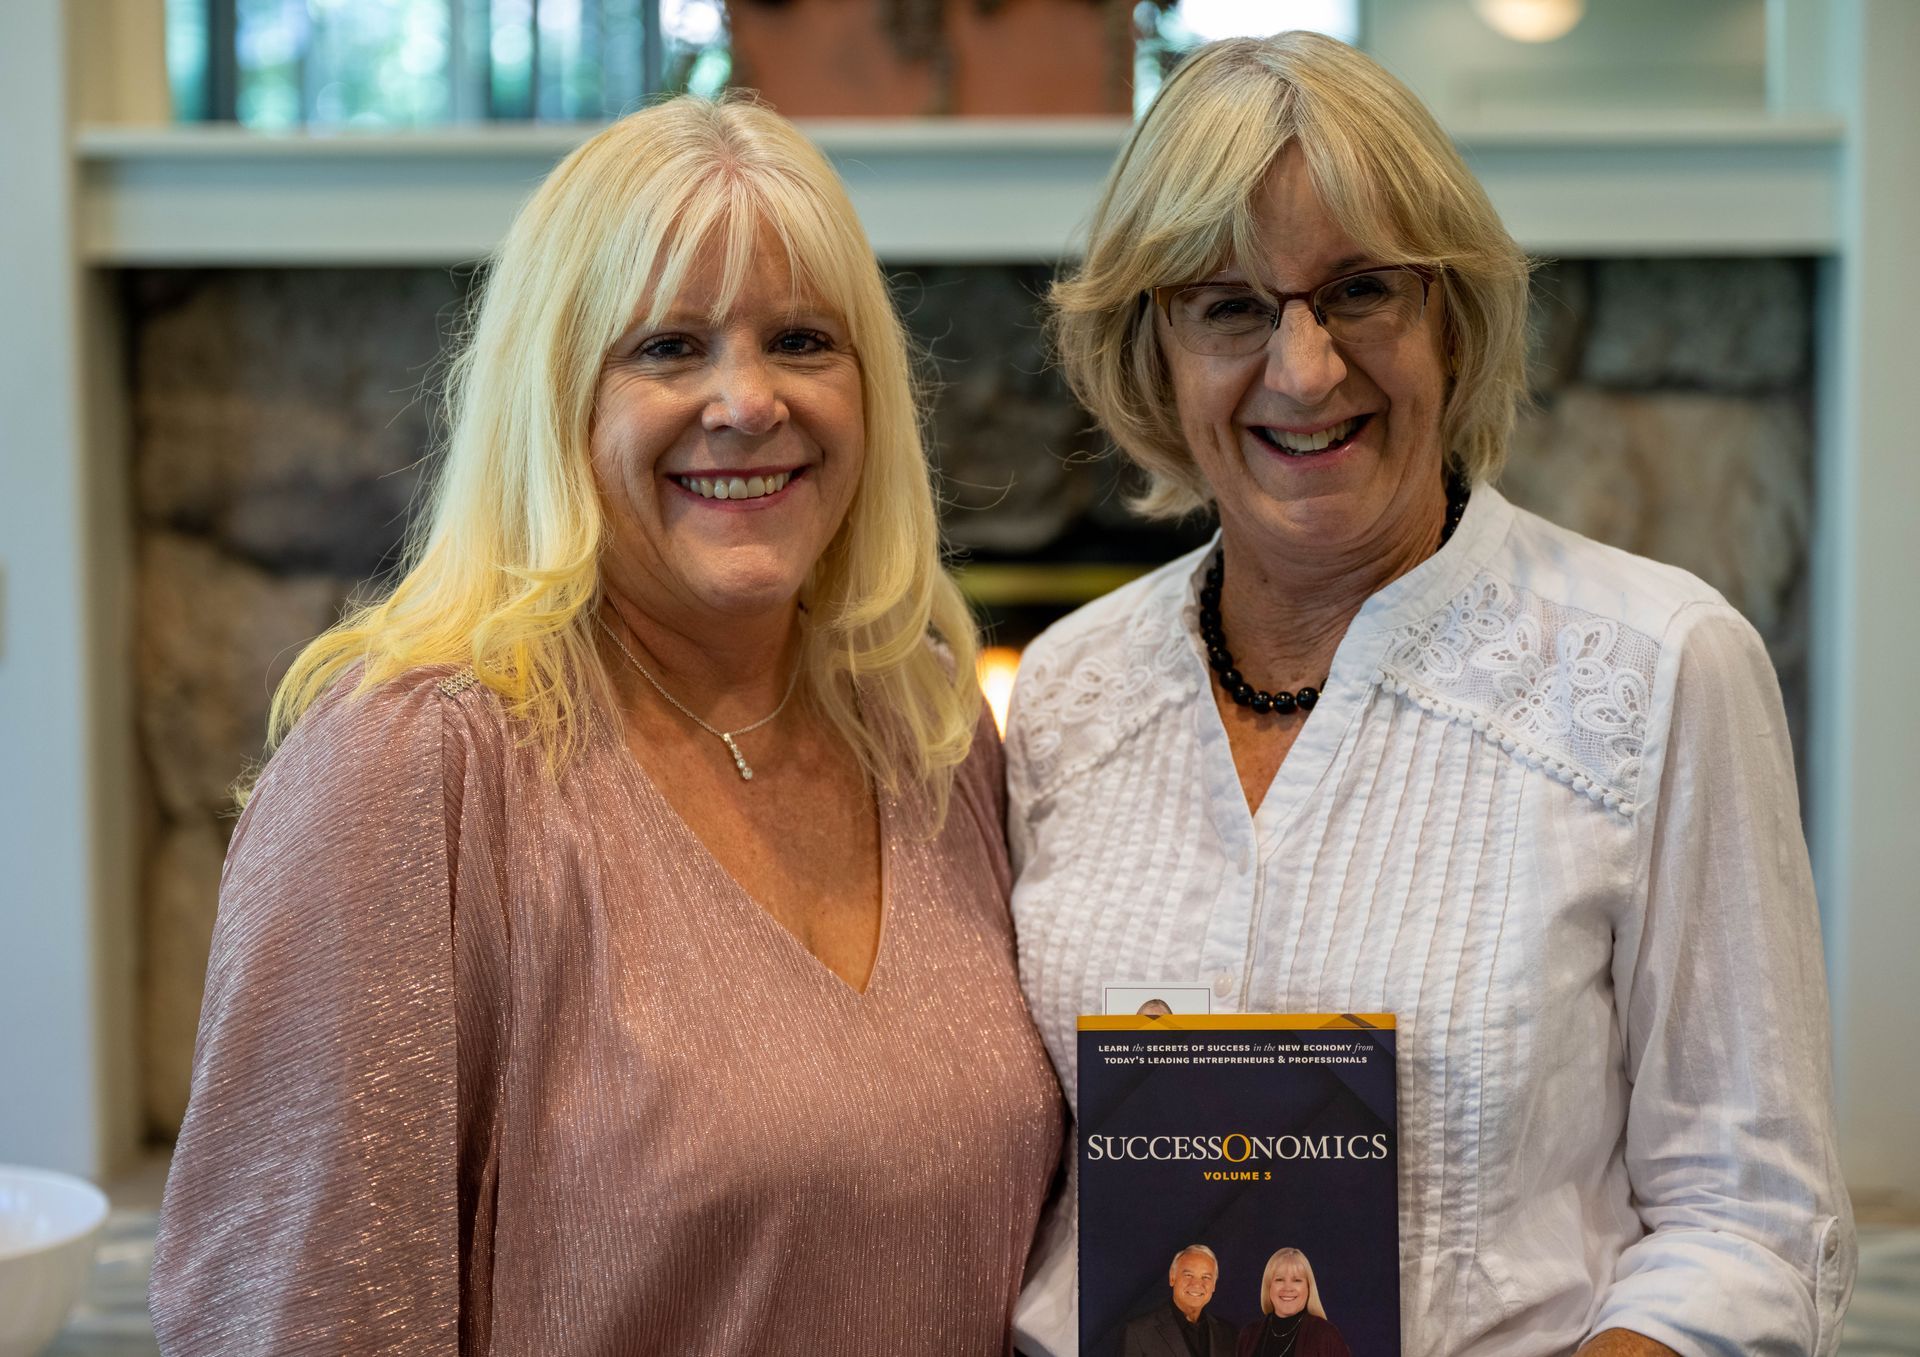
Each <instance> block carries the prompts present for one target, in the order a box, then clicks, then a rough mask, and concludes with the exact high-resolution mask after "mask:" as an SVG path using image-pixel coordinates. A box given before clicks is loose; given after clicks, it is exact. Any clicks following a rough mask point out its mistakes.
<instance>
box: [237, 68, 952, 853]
mask: <svg viewBox="0 0 1920 1357" xmlns="http://www.w3.org/2000/svg"><path fill="white" fill-rule="evenodd" d="M763 224H764V226H766V227H769V228H771V230H772V232H773V233H774V234H775V235H776V236H777V237H778V239H779V242H780V246H781V248H783V249H784V251H785V253H786V257H787V261H788V263H789V265H790V267H791V271H792V276H793V278H794V280H795V291H796V293H801V292H804V293H806V294H808V295H810V296H812V297H814V298H817V299H819V300H820V301H822V302H824V303H826V304H827V305H830V306H832V307H834V308H835V309H836V310H838V311H839V312H840V313H841V315H842V316H844V318H845V320H846V324H847V330H848V336H849V340H850V342H851V344H852V346H853V350H854V352H855V354H856V355H857V356H858V359H859V366H860V383H861V394H862V407H863V413H864V416H865V429H866V455H865V462H864V466H863V469H862V472H861V476H860V481H859V485H858V486H857V488H856V489H855V491H854V496H853V501H852V504H851V505H850V507H849V508H848V511H847V516H846V520H845V521H844V522H843V523H842V524H841V526H840V529H839V532H838V533H837V534H836V535H835V537H834V538H833V539H832V541H831V542H830V543H829V544H828V546H827V549H826V551H825V552H824V553H823V555H822V556H821V558H820V560H819V561H818V562H817V563H816V564H815V565H814V567H813V568H812V570H811V572H810V574H809V576H808V578H807V580H806V582H805V584H804V585H803V588H802V593H801V602H802V604H803V605H804V606H805V608H806V610H807V624H806V626H805V629H804V632H805V642H804V650H803V656H802V672H803V683H802V687H803V689H804V690H805V693H806V696H807V698H808V700H810V701H811V702H812V703H813V704H815V706H816V708H817V709H818V710H819V711H821V712H822V713H823V714H824V716H825V717H826V718H827V719H828V720H829V721H830V722H831V724H832V725H833V726H834V727H835V728H836V729H837V730H838V731H839V732H840V734H841V735H842V736H843V737H844V738H845V740H846V741H847V743H848V745H849V746H850V747H851V748H852V749H853V750H854V751H855V752H856V754H857V755H858V756H859V758H860V760H861V762H862V764H863V765H864V766H865V768H866V770H867V772H868V774H869V775H870V776H871V777H872V778H873V779H874V780H875V782H876V783H877V784H878V786H879V787H881V788H883V789H885V790H886V791H887V792H889V793H897V792H898V791H900V790H901V788H902V785H903V784H907V783H912V784H915V785H917V786H921V787H924V788H926V789H927V790H928V791H930V792H931V793H932V800H933V806H934V810H935V823H936V824H937V823H938V821H939V818H940V817H941V816H943V815H944V812H945V808H946V800H947V793H948V791H949V790H950V787H951V781H952V776H951V775H952V772H953V770H954V768H955V767H957V766H958V765H959V764H960V763H961V762H962V761H963V760H964V759H965V758H966V756H967V751H968V749H969V748H970V746H971V742H972V736H973V730H974V724H975V720H976V718H977V715H978V712H979V694H978V688H977V685H976V681H975V678H974V652H975V640H974V631H973V623H972V618H971V615H970V614H969V613H968V611H967V607H966V603H965V602H964V600H963V599H962V598H961V596H960V593H959V590H958V589H957V588H956V587H955V585H954V584H953V582H952V580H951V579H949V578H948V576H947V575H946V573H945V572H944V571H943V570H942V569H941V566H940V560H939V532H938V525H937V521H936V517H935V512H934V501H933V491H932V486H931V484H930V481H929V474H928V469H927V464H926V458H925V454H924V452H923V450H922V447H921V441H920V431H919V426H918V423H917V417H916V406H915V402H914V393H913V390H912V380H911V375H912V374H911V365H910V360H909V357H908V348H907V342H906V336H905V332H904V330H903V329H902V328H901V325H900V321H899V318H898V316H897V315H896V314H895V312H894V309H893V306H892V303H891V300H890V299H889V296H888V293H887V287H886V282H885V279H884V277H883V276H882V274H881V271H880V266H879V264H878V262H877V261H876V260H875V258H874V254H873V249H872V247H871V246H870V245H869V244H868V243H867V239H866V235H865V233H864V232H863V231H862V230H861V228H860V223H859V221H858V219H857V218H856V217H855V216H854V211H853V206H852V204H851V203H850V202H849V201H848V199H847V194H846V190H845V188H844V187H843V186H842V184H841V182H840V179H839V177H838V175H836V174H835V173H834V171H833V168H832V166H831V165H829V164H828V162H827V160H826V158H825V157H824V156H823V155H822V154H821V153H820V152H819V151H818V150H817V149H816V148H815V147H814V146H812V145H811V144H810V143H809V142H808V141H807V140H806V139H805V138H804V137H802V136H801V135H800V134H799V132H797V131H796V130H795V129H794V127H793V126H792V124H790V123H788V122H787V121H786V120H785V119H783V118H781V117H779V116H778V115H777V114H775V113H773V112H772V111H770V110H768V109H766V108H764V107H761V106H759V105H757V104H754V103H752V102H748V101H745V100H740V99H723V100H721V101H719V102H717V103H715V102H708V101H706V100H701V99H694V98H678V99H673V100H670V101H668V102H665V103H661V104H657V105H655V106H653V107H651V108H647V109H644V110H642V111H640V112H638V113H635V114H632V115H631V116H629V117H627V118H624V119H622V120H621V121H619V122H616V123H614V124H613V125H612V126H610V127H608V128H606V129H605V130H604V131H602V132H601V133H599V134H598V135H597V136H595V137H593V138H592V139H591V140H589V141H588V142H587V143H586V144H585V145H583V146H581V147H580V148H579V149H578V150H576V151H574V152H573V154H571V155H569V156H568V157H567V158H566V159H565V160H564V161H562V162H561V164H560V165H559V167H558V168H557V169H555V170H554V172H553V173H552V174H551V175H549V176H548V178H547V180H546V182H545V183H544V184H542V185H541V186H540V188H539V190H538V191H537V192H536V193H535V194H534V195H533V197H532V199H531V200H529V201H528V203H527V204H526V206H525V207H524V208H522V209H521V211H520V214H519V216H518V217H517V218H516V219H515V221H514V223H513V225H512V227H511V228H510V229H509V231H508V232H507V236H506V239H505V240H504V242H502V244H501V245H500V247H499V249H498V251H497V252H496V253H495V255H494V256H493V259H492V261H491V267H490V269H489V270H488V273H487V276H486V281H485V285H484V288H483V290H482V293H481V295H480V299H479V301H478V303H477V305H476V308H475V311H474V314H473V317H472V320H471V324H470V326H469V332H468V334H467V336H466V337H465V340H464V343H463V345H462V347H461V350H460V352H459V353H458V356H457V357H456V358H455V359H454V361H453V364H452V367H451V369H450V371H449V374H448V381H447V390H446V405H447V429H448V435H447V440H446V446H445V448H444V455H443V458H442V460H441V464H440V466H439V468H438V470H437V475H436V478H435V481H434V483H433V487H432V490H431V495H430V500H429V502H428V504H427V506H426V511H425V513H424V514H423V515H421V516H420V517H419V518H418V519H417V520H416V522H415V523H414V525H413V529H412V532H411V535H410V537H409V542H408V548H407V553H406V556H405V558H404V564H403V566H402V568H401V571H400V573H399V576H398V583H397V584H395V585H394V586H393V588H392V590H391V592H390V593H388V594H387V595H386V596H385V597H384V598H381V599H379V600H377V601H374V602H371V603H369V604H366V605H365V606H361V607H358V608H356V609H354V610H353V611H351V612H350V614H349V615H348V616H347V617H346V618H345V619H344V620H343V621H342V622H341V623H340V624H339V625H337V626H336V627H334V628H333V629H332V630H331V631H328V632H327V633H325V634H324V635H322V636H321V637H320V638H319V639H318V640H316V641H314V642H313V643H312V644H310V645H309V646H308V647H307V648H306V650H305V651H304V652H303V653H302V654H301V655H300V657H299V659H298V660H296V661H295V663H294V665H293V668H292V669H291V670H290V671H289V672H288V674H287V676H286V678H285V680H284V681H283V682H282V683H281V685H280V688H279V691H278V692H277V693H276V694H275V696H274V703H273V709H272V716H271V722H270V730H269V746H270V747H271V746H272V745H275V744H277V743H278V742H279V741H280V740H281V739H282V738H284V736H285V735H286V733H287V732H288V731H289V730H290V729H291V728H292V726H293V725H294V723H295V722H297V721H298V720H299V718H300V716H301V714H302V713H303V712H304V711H306V710H307V708H308V707H310V706H311V705H312V704H313V703H314V701H315V700H317V699H318V698H319V697H320V696H321V695H322V694H324V693H325V692H326V691H327V690H328V689H329V688H331V687H332V686H333V685H334V684H335V683H336V682H338V681H339V680H340V679H341V678H342V677H343V676H344V675H346V674H347V673H348V672H349V671H350V670H353V669H355V668H356V667H358V669H359V675H358V679H357V683H356V686H355V690H354V691H355V692H364V691H366V690H368V689H370V688H372V687H374V686H375V685H377V684H380V683H383V682H386V681H387V680H389V679H392V678H393V677H395V676H396V675H399V674H402V673H405V672H407V671H409V670H413V669H417V668H420V667H421V666H426V665H470V666H472V668H473V669H474V671H475V673H476V674H477V676H478V677H479V679H480V681H481V682H482V683H484V684H486V686H487V687H489V688H491V689H492V690H493V691H494V692H496V693H498V694H499V695H500V697H501V698H502V699H503V700H504V701H505V703H506V704H507V707H508V710H509V711H510V712H511V713H512V714H513V716H514V717H516V718H517V719H518V721H519V723H520V724H521V726H522V728H523V730H524V732H525V734H526V737H527V738H528V739H529V741H530V742H533V743H537V744H538V745H540V746H542V747H543V748H544V750H545V752H546V753H547V755H548V762H549V767H550V768H551V769H552V770H553V771H554V772H555V773H556V775H557V774H558V773H559V772H560V770H561V768H562V766H563V765H564V763H565V761H566V760H567V758H568V757H569V755H570V754H572V753H574V752H576V751H577V750H578V749H579V748H580V746H581V744H582V742H583V740H584V739H585V737H586V734H587V723H588V722H589V721H590V720H591V715H590V713H591V705H590V703H589V701H588V697H589V695H590V694H591V695H594V696H597V697H599V698H600V699H601V700H602V701H604V702H606V703H607V704H608V706H607V710H609V711H611V710H614V709H615V708H614V707H613V706H612V705H611V703H612V686H611V682H610V680H609V677H608V675H607V673H606V671H605V669H604V668H603V667H602V664H601V662H600V659H599V650H598V648H597V645H596V635H595V633H596V631H597V624H596V621H595V619H596V616H597V609H598V606H599V603H600V597H601V595H600V588H601V586H600V569H599V565H600V553H601V549H602V547H603V545H605V543H606V541H607V539H608V532H607V524H606V521H605V512H606V511H605V508H604V506H603V504H602V502H601V499H600V497H599V495H598V493H597V492H596V490H595V484H594V478H593V474H592V470H591V468H590V465H589V456H588V435H589V430H590V427H591V424H592V420H593V410H594V399H595V393H596V390H597V387H598V382H599V376H600V371H601V365H602V362H603V360H604V358H605V356H606V354H607V352H608V350H609V348H610V347H611V346H612V345H613V344H614V342H615V341H616V340H617V339H618V337H619V336H620V335H621V334H622V333H623V332H624V331H625V330H626V329H627V328H628V327H629V326H630V325H632V324H633V323H634V322H635V319H636V317H637V316H639V317H641V318H642V319H643V323H658V322H659V321H660V320H661V319H662V318H663V317H664V316H665V315H666V313H667V312H668V311H669V310H670V308H671V307H672V305H673V302H674V298H675V295H676V293H677V292H678V290H679V289H680V288H681V286H682V285H683V283H684V281H685V279H686V278H687V277H688V276H689V273H690V271H691V270H692V269H694V268H695V267H696V262H697V261H698V260H702V259H706V258H717V259H719V260H721V261H723V265H724V267H723V270H722V287H721V295H720V299H719V301H718V302H717V304H716V306H717V309H718V311H720V312H722V313H724V312H725V311H726V310H727V309H728V308H729V307H730V306H731V305H732V303H733V300H734V299H735V297H736V296H737V295H738V293H739V290H740V288H741V287H742V286H743V285H744V283H745V280H746V277H747V275H748V273H749V271H750V269H751V267H752V265H753V260H754V252H755V250H756V248H757V242H758V240H759V238H760V236H759V233H760V231H761V229H762V226H763ZM795 300H796V301H798V300H799V298H798V297H796V299H795ZM717 318H718V317H716V319H717ZM930 636H932V637H937V639H938V641H939V643H940V644H939V645H938V646H935V645H930V644H929V638H930ZM862 710H865V711H866V712H867V713H869V715H870V716H872V717H873V718H874V719H869V720H862V719H861V714H860V713H861V711H862ZM876 714H877V715H876Z"/></svg>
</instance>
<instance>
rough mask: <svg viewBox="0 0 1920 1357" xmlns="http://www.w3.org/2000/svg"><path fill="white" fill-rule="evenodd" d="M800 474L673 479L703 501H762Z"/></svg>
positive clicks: (786, 472)
mask: <svg viewBox="0 0 1920 1357" xmlns="http://www.w3.org/2000/svg"><path fill="white" fill-rule="evenodd" d="M803 469H804V468H803ZM799 474H800V472H799V471H782V472H779V473H777V474H776V475H772V476H674V477H672V478H671V479H672V480H673V483H674V484H675V485H678V486H679V487H680V488H681V489H683V490H691V491H692V492H693V493H694V494H696V495H698V496H700V498H702V499H761V498H764V497H765V496H767V495H777V494H779V493H780V492H781V491H782V490H785V489H786V488H787V485H788V483H789V482H790V481H792V480H793V478H794V477H795V476H798V475H799Z"/></svg>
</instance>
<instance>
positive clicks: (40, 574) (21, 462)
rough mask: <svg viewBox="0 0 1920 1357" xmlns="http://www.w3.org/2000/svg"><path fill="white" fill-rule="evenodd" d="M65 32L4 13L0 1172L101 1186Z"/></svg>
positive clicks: (115, 1028) (109, 887) (110, 659)
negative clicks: (52, 1172) (4, 1164)
mask: <svg viewBox="0 0 1920 1357" xmlns="http://www.w3.org/2000/svg"><path fill="white" fill-rule="evenodd" d="M64 22H65V19H64V17H63V13H62V6H61V5H60V3H59V0H7V3H6V4H5V5H0V128H4V129H5V132H4V135H0V203H4V206H3V207H0V1161H9V1162H24V1163H30V1164H39V1165H45V1166H50V1167H56V1168H64V1169H67V1170H70V1171H75V1172H80V1173H86V1174H90V1175H94V1176H99V1175H102V1174H104V1173H106V1172H108V1171H110V1170H111V1169H112V1168H113V1167H114V1165H115V1163H116V1162H117V1161H118V1160H119V1159H120V1158H121V1157H122V1156H123V1155H124V1154H125V1153H126V1152H127V1151H128V1150H129V1149H130V1148H131V1146H132V1143H133V1140H134V1129H135V1120H134V1107H135V1103H134V1097H133V1086H132V1079H131V1077H130V1076H131V1073H132V1068H133V1064H132V1053H131V1034H130V1031H129V1029H128V1026H127V1022H126V1018H127V1014H128V1013H129V1012H130V1011H131V1010H130V1000H131V992H132V985H133V968H132V959H131V956H130V949H131V946H132V942H131V940H132V938H133V936H134V930H133V929H132V927H131V920H130V914H129V910H130V900H131V894H132V893H131V889H130V885H131V874H132V871H133V863H134V861H135V847H134V845H133V844H132V843H131V842H130V838H131V827H132V818H131V815H130V814H129V799H128V796H127V787H128V782H129V777H128V765H127V762H126V757H125V755H126V749H127V746H128V735H129V733H130V731H129V723H130V716H129V708H128V707H127V705H126V701H125V696H126V692H127V684H126V679H125V673H126V669H127V656H126V647H125V645H124V643H121V642H120V638H122V637H124V635H125V626H124V622H125V616H126V610H125V606H124V599H125V578H126V577H125V573H124V570H123V568H122V567H123V565H124V560H123V557H122V555H121V552H122V551H123V550H124V543H125V540H126V532H125V528H124V516H123V514H122V512H121V510H120V508H119V497H120V496H121V495H123V494H124V482H125V479H126V478H125V476H124V475H123V474H122V468H121V467H120V466H119V465H117V464H114V459H113V449H112V447H111V441H110V440H111V436H112V425H111V424H110V423H108V422H106V421H95V422H94V423H93V424H92V425H90V424H89V421H88V419H87V416H86V410H87V408H88V405H89V400H88V394H89V382H100V381H106V380H111V379H112V378H113V376H114V372H113V364H112V361H111V355H110V348H111V343H112V339H111V336H112V333H113V332H112V329H111V327H110V326H109V327H108V328H106V329H105V330H104V332H103V331H101V330H100V329H99V328H98V327H95V328H94V329H92V330H89V329H87V327H86V326H85V325H84V322H83V317H86V316H89V315H96V316H98V315H100V314H103V313H105V312H106V310H107V308H106V307H105V305H104V302H105V298H104V297H103V296H102V295H101V294H100V293H99V292H98V291H97V290H96V289H94V288H93V287H91V286H87V287H83V286H82V282H81V279H80V275H79V272H78V269H77V267H76V261H75V257H74V248H73V241H74V231H73V221H72V203H73V184H72V169H71V164H70V157H69V154H68V150H67V142H68V114H67V107H68V100H69V97H70V84H69V81H68V79H67V65H66V61H65V53H66V50H67V45H66V41H65V35H64V32H63V24H64ZM96 342H97V343H98V344H99V345H100V346H101V350H100V351H99V352H96V353H95V358H96V360H97V361H95V362H94V363H93V364H91V365H89V364H88V363H87V362H86V361H85V360H84V358H83V349H85V348H87V347H88V346H92V345H94V344H95V343H96ZM116 403H117V401H109V402H108V403H107V406H108V408H109V409H110V408H112V407H113V406H114V405H115V404H116ZM96 436H99V437H103V438H105V439H107V440H108V442H109V446H108V448H107V451H106V459H107V462H108V464H106V465H102V460H101V459H100V458H97V457H96V456H95V455H94V444H93V442H92V441H91V440H93V439H94V438H95V437H96Z"/></svg>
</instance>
